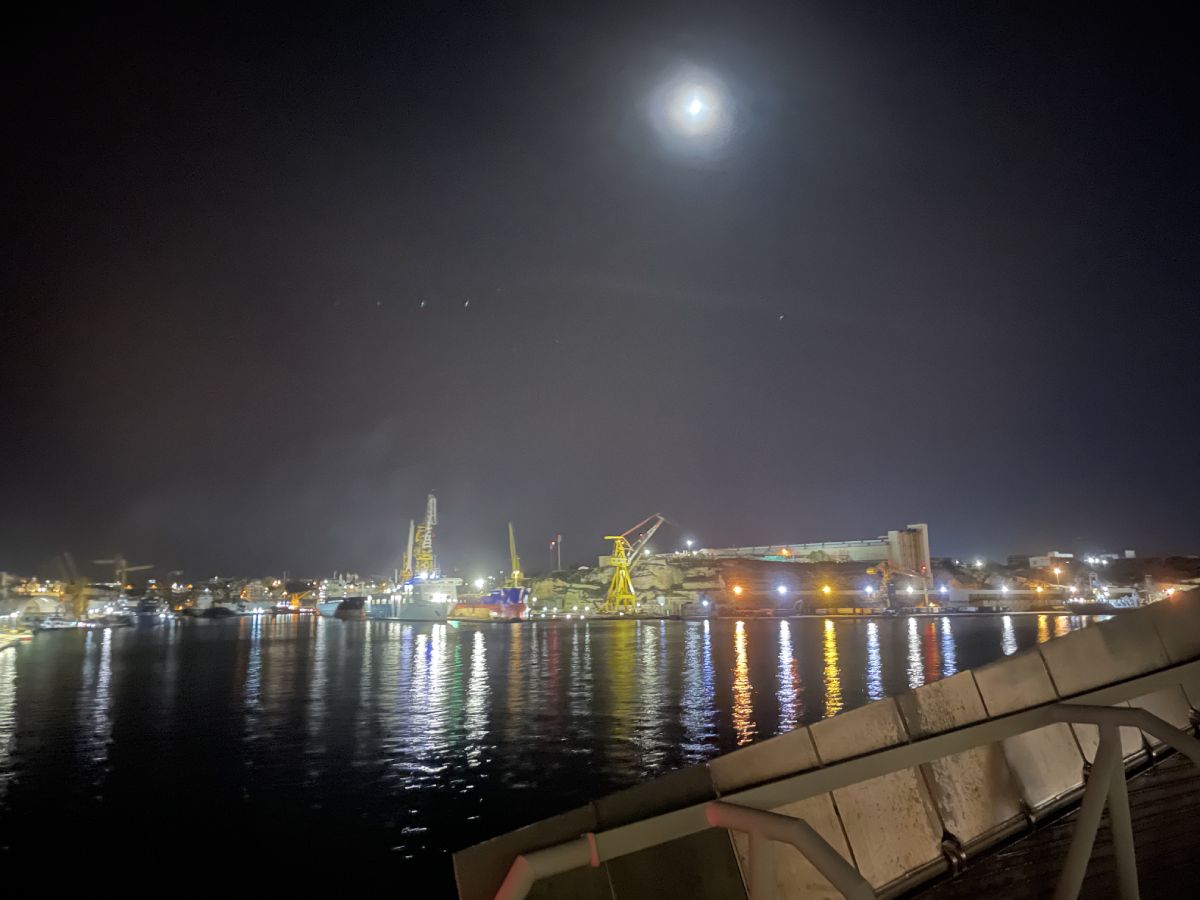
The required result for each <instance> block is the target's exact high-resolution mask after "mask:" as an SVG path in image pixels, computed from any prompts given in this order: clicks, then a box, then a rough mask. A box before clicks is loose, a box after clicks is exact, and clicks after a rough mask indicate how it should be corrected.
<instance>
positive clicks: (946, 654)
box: [941, 616, 958, 678]
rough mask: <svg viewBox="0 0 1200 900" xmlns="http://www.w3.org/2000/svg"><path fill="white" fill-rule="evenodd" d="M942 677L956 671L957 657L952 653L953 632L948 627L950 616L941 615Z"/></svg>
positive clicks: (946, 676) (947, 676)
mask: <svg viewBox="0 0 1200 900" xmlns="http://www.w3.org/2000/svg"><path fill="white" fill-rule="evenodd" d="M941 647H942V677H943V678H949V677H950V676H951V675H953V674H954V673H955V672H957V671H958V658H957V656H955V653H954V632H953V630H952V629H951V627H950V617H949V616H942V640H941Z"/></svg>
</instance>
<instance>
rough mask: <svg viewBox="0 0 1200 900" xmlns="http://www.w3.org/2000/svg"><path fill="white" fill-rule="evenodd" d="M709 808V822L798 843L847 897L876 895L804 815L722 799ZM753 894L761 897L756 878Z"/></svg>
mask: <svg viewBox="0 0 1200 900" xmlns="http://www.w3.org/2000/svg"><path fill="white" fill-rule="evenodd" d="M706 809H707V818H708V823H709V824H710V825H713V826H715V827H717V828H732V829H734V830H735V831H745V832H747V833H748V834H750V835H751V836H756V835H757V836H759V837H761V838H763V839H765V840H771V841H779V842H780V843H784V844H790V845H791V846H793V847H795V848H796V849H797V850H799V851H800V852H801V853H802V854H804V856H805V858H806V859H808V861H809V862H810V863H812V864H813V866H814V867H815V868H816V870H817V871H818V872H820V873H821V874H822V875H824V876H825V877H826V878H827V879H828V880H829V883H830V884H832V885H833V886H834V887H835V888H837V889H838V890H839V891H841V892H842V894H843V896H845V897H846V898H847V900H868V898H874V897H875V889H874V888H872V887H871V884H870V882H868V881H867V879H865V878H863V876H862V875H861V874H860V873H859V871H858V869H856V868H854V866H852V865H850V863H848V862H847V861H846V860H845V858H844V857H843V856H842V855H841V854H840V853H838V852H837V851H836V850H834V849H833V848H832V847H831V846H829V842H828V841H826V840H825V838H823V837H821V835H820V834H819V833H818V832H817V830H816V829H815V828H813V827H812V826H811V825H809V824H808V823H807V822H805V821H804V820H803V819H801V818H798V817H796V816H787V815H784V814H783V813H777V812H768V811H766V810H762V809H751V808H749V807H745V806H738V805H737V804H735V803H724V802H722V801H720V800H714V801H713V802H711V803H709V804H708V806H707V807H706ZM753 846H754V844H753V841H752V842H751V855H750V868H751V871H752V872H756V871H757V869H756V866H755V862H754V851H753ZM769 874H770V878H771V886H772V888H773V887H774V878H775V872H774V871H773V870H772V871H771V872H770V873H769ZM759 877H762V876H759ZM750 896H751V900H759V896H758V894H756V893H755V892H754V881H753V880H752V882H751V893H750Z"/></svg>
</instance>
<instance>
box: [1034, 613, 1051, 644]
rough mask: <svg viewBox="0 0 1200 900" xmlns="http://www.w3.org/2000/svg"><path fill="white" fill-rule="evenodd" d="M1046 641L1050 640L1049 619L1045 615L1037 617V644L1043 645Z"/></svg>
mask: <svg viewBox="0 0 1200 900" xmlns="http://www.w3.org/2000/svg"><path fill="white" fill-rule="evenodd" d="M1048 640H1050V617H1049V616H1045V615H1042V616H1038V632H1037V642H1038V643H1039V644H1044V643H1046V641H1048Z"/></svg>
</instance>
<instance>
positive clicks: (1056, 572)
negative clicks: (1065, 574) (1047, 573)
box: [1054, 566, 1062, 584]
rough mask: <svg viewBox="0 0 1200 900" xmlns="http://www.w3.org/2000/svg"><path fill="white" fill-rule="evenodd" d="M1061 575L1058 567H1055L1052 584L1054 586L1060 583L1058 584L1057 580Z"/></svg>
mask: <svg viewBox="0 0 1200 900" xmlns="http://www.w3.org/2000/svg"><path fill="white" fill-rule="evenodd" d="M1061 574H1062V569H1060V568H1059V567H1058V566H1055V567H1054V583H1055V584H1059V583H1060V582H1059V580H1058V576H1059V575H1061Z"/></svg>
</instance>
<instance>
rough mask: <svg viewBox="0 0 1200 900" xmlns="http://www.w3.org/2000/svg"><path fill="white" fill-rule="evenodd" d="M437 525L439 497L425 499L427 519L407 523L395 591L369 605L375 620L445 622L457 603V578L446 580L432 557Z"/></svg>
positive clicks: (458, 583)
mask: <svg viewBox="0 0 1200 900" xmlns="http://www.w3.org/2000/svg"><path fill="white" fill-rule="evenodd" d="M435 525H437V497H435V496H434V495H433V494H430V495H429V496H428V497H427V498H426V499H425V519H424V520H423V521H422V522H421V524H420V525H418V524H417V523H416V522H415V521H412V520H409V523H408V543H407V544H406V545H405V548H404V568H403V570H402V571H401V572H400V573H398V574H397V576H396V589H395V590H394V591H392V592H391V593H390V594H389V595H387V596H383V597H373V598H371V600H370V602H369V603H368V604H367V616H368V617H370V618H372V619H395V620H399V621H401V622H444V621H446V616H447V615H448V614H449V612H450V609H451V608H452V607H453V606H454V604H455V603H456V602H457V601H458V586H459V585H460V584H462V581H461V580H460V579H458V578H443V577H442V575H441V573H440V572H439V571H438V567H437V557H435V556H434V555H433V528H434V526H435Z"/></svg>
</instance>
